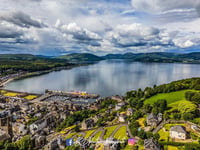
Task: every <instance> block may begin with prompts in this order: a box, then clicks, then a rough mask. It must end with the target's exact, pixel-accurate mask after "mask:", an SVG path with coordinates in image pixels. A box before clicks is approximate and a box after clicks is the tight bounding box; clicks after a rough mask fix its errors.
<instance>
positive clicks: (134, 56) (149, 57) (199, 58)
mask: <svg viewBox="0 0 200 150" xmlns="http://www.w3.org/2000/svg"><path fill="white" fill-rule="evenodd" d="M0 59H1V60H2V59H14V60H36V59H47V60H48V59H53V60H57V61H63V60H67V61H68V62H76V63H77V62H78V63H81V62H95V61H101V60H105V59H123V60H128V61H138V62H163V63H173V62H183V63H200V52H193V53H187V54H179V53H166V52H154V53H125V54H108V55H105V56H96V55H94V54H90V53H72V54H67V55H62V56H57V57H51V58H50V57H46V56H41V55H38V56H37V55H31V54H0Z"/></svg>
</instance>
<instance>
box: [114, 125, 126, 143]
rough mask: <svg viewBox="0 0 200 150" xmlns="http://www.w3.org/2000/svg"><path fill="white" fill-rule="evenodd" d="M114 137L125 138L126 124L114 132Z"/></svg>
mask: <svg viewBox="0 0 200 150" xmlns="http://www.w3.org/2000/svg"><path fill="white" fill-rule="evenodd" d="M114 138H115V139H117V140H127V139H128V136H127V135H126V126H122V127H121V128H119V130H118V131H117V132H116V133H115V135H114Z"/></svg>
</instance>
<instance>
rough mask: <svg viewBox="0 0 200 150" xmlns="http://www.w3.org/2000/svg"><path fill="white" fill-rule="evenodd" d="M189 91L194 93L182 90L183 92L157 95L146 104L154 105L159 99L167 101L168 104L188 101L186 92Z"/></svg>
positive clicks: (146, 101)
mask: <svg viewBox="0 0 200 150" xmlns="http://www.w3.org/2000/svg"><path fill="white" fill-rule="evenodd" d="M187 91H193V90H182V91H176V92H171V93H161V94H157V95H155V96H152V97H150V98H148V99H146V100H145V102H144V104H153V103H155V102H156V101H157V100H159V99H166V100H167V103H168V104H170V103H173V102H176V101H180V100H186V99H185V92H187Z"/></svg>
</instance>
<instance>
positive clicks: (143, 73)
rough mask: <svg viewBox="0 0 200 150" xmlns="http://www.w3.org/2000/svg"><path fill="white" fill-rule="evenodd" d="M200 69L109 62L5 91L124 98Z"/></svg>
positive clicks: (22, 83)
mask: <svg viewBox="0 0 200 150" xmlns="http://www.w3.org/2000/svg"><path fill="white" fill-rule="evenodd" d="M199 68H200V65H198V64H174V63H140V62H127V61H122V60H105V61H101V62H99V63H97V64H94V65H89V66H82V67H77V68H73V69H70V70H62V71H57V72H51V73H48V74H44V75H40V76H36V77H30V78H26V79H22V80H15V81H12V82H10V83H8V84H7V85H6V86H5V88H6V89H11V90H16V91H23V92H33V93H44V91H45V89H52V90H63V91H71V90H76V91H87V92H89V93H97V94H100V95H101V96H111V95H116V94H119V95H123V94H125V92H126V91H129V90H132V89H138V88H145V87H146V86H153V85H154V84H156V85H159V84H163V83H168V82H170V81H174V80H179V79H184V78H190V77H200V69H199Z"/></svg>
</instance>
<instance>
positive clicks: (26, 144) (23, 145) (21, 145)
mask: <svg viewBox="0 0 200 150" xmlns="http://www.w3.org/2000/svg"><path fill="white" fill-rule="evenodd" d="M16 144H17V147H18V149H19V150H29V149H31V147H32V145H31V139H30V136H28V135H27V136H24V137H23V138H21V139H20V140H19V141H17V142H16Z"/></svg>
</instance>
